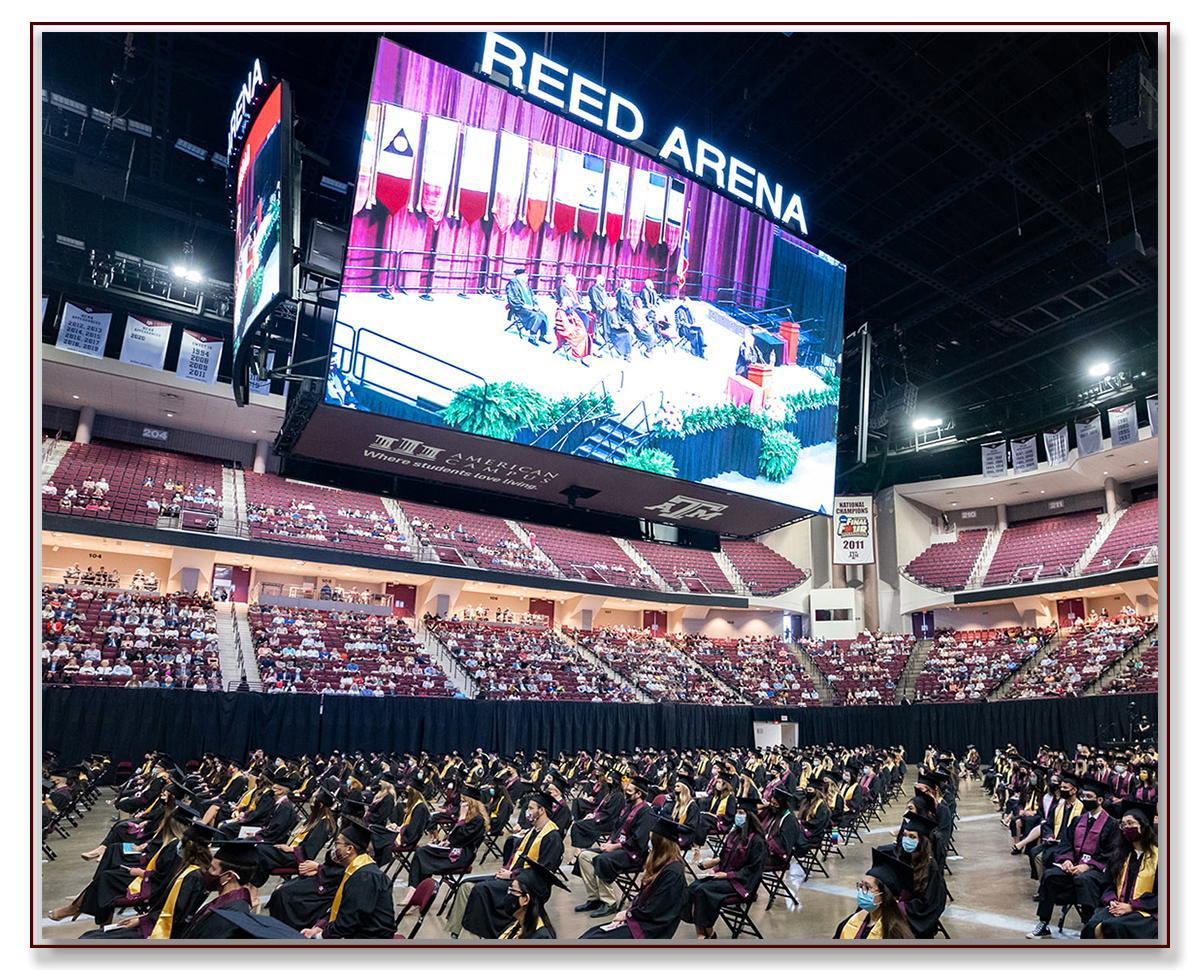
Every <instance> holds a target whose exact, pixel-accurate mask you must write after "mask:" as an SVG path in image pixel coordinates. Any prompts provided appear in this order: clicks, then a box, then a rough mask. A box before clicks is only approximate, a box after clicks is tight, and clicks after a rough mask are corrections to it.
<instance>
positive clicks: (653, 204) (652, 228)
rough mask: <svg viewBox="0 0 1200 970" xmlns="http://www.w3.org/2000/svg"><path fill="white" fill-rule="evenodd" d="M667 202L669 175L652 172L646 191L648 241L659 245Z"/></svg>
mask: <svg viewBox="0 0 1200 970" xmlns="http://www.w3.org/2000/svg"><path fill="white" fill-rule="evenodd" d="M666 204H667V177H666V176H665V175H659V174H658V172H651V173H650V188H649V189H648V190H647V193H646V228H645V230H644V231H645V234H646V242H647V243H649V244H650V245H651V246H657V245H658V244H659V243H660V242H662V220H663V210H664V209H665V208H666Z"/></svg>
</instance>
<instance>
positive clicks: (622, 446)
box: [572, 418, 646, 465]
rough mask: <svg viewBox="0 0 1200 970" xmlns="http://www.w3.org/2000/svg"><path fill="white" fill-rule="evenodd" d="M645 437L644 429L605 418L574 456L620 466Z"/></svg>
mask: <svg viewBox="0 0 1200 970" xmlns="http://www.w3.org/2000/svg"><path fill="white" fill-rule="evenodd" d="M639 423H640V422H639ZM644 437H646V431H645V430H644V429H641V428H637V427H630V426H629V425H627V424H622V423H621V422H620V421H619V420H618V419H616V418H605V419H604V420H603V421H601V422H600V424H599V426H598V427H597V428H596V430H595V431H593V432H592V433H591V435H590V436H589V437H588V438H586V439H585V440H584V442H583V444H581V445H580V446H579V447H578V448H576V449H575V451H574V452H572V454H576V455H579V456H580V457H581V458H597V459H599V460H600V461H606V462H609V463H610V464H614V465H619V464H620V463H621V462H622V461H624V460H625V458H626V456H627V455H628V454H629V453H630V452H632V451H633V450H634V449H635V447H636V445H637V443H638V442H639V441H640V440H641V439H642V438H644Z"/></svg>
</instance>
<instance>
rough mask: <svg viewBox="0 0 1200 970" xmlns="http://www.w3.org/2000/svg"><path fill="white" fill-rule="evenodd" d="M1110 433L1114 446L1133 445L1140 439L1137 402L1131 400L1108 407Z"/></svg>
mask: <svg viewBox="0 0 1200 970" xmlns="http://www.w3.org/2000/svg"><path fill="white" fill-rule="evenodd" d="M1108 434H1109V437H1110V438H1111V439H1112V446H1113V447H1114V448H1120V447H1122V446H1123V445H1131V444H1133V443H1134V442H1135V441H1137V440H1138V426H1137V404H1136V402H1134V401H1130V402H1129V403H1128V404H1121V405H1118V406H1117V407H1115V408H1109V409H1108Z"/></svg>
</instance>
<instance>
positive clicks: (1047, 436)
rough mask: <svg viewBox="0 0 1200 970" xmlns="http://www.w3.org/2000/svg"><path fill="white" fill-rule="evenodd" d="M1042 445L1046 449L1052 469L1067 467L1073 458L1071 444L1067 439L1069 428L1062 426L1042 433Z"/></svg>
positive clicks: (1047, 459)
mask: <svg viewBox="0 0 1200 970" xmlns="http://www.w3.org/2000/svg"><path fill="white" fill-rule="evenodd" d="M1042 445H1043V446H1044V447H1045V449H1046V463H1047V466H1048V467H1050V468H1057V467H1058V466H1059V465H1065V464H1066V463H1067V459H1068V458H1070V456H1071V442H1070V439H1069V438H1068V437H1067V426H1066V425H1065V424H1060V425H1059V426H1058V427H1057V428H1051V429H1050V430H1049V431H1043V432H1042Z"/></svg>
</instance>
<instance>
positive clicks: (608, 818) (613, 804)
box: [571, 788, 625, 849]
mask: <svg viewBox="0 0 1200 970" xmlns="http://www.w3.org/2000/svg"><path fill="white" fill-rule="evenodd" d="M624 811H625V795H624V793H622V792H621V791H619V790H618V789H615V788H614V789H613V790H612V791H610V792H609V793H608V795H607V796H606V797H605V799H604V801H602V802H601V803H600V805H599V806H598V807H597V808H596V810H595V811H594V812H593V813H592V814H591V815H588V816H586V817H585V818H581V819H580V820H579V821H578V822H576V823H575V824H574V825H573V826H571V845H573V846H574V847H575V848H576V849H590V848H591V847H592V846H593V845H596V844H597V843H598V842H600V840H601V839H602V838H603V837H604V836H607V835H609V834H610V833H611V832H612V830H613V826H614V825H616V824H617V819H619V818H620V817H621V814H622V813H623V812H624Z"/></svg>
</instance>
